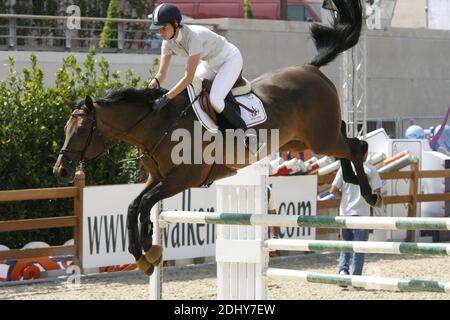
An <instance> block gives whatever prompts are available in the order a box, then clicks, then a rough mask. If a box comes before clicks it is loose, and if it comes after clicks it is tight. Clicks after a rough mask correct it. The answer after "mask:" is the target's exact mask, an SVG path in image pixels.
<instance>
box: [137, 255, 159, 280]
mask: <svg viewBox="0 0 450 320" xmlns="http://www.w3.org/2000/svg"><path fill="white" fill-rule="evenodd" d="M136 264H137V266H138V268H139V270H141V271H142V272H143V273H145V274H146V275H148V276H151V275H152V274H153V271H154V270H155V266H154V265H153V264H151V263H150V262H148V261H147V259H146V258H145V256H144V255H142V256H141V257H140V258H139V260H137V261H136Z"/></svg>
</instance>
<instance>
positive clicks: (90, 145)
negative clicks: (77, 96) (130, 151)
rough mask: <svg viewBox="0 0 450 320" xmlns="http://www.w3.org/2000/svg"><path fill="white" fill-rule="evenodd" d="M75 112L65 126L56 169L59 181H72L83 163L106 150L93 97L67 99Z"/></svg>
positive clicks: (55, 172) (67, 103) (54, 169)
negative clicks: (63, 139) (98, 125)
mask: <svg viewBox="0 0 450 320" xmlns="http://www.w3.org/2000/svg"><path fill="white" fill-rule="evenodd" d="M65 104H66V105H67V106H69V107H70V108H71V109H72V114H71V115H70V118H69V120H68V121H67V123H66V126H65V127H64V132H65V141H64V145H63V147H62V149H61V151H60V152H59V157H58V160H57V161H56V163H55V166H54V167H53V173H54V175H55V176H56V178H57V180H58V182H59V183H71V182H72V181H73V180H74V178H75V171H76V170H77V168H78V166H79V165H80V164H83V163H86V162H89V161H91V160H93V159H95V158H97V157H99V156H101V155H102V154H103V153H105V152H106V151H107V149H106V146H105V140H104V138H103V136H102V135H101V133H100V132H99V130H98V128H97V123H96V116H95V107H94V102H93V101H92V99H91V97H89V96H86V99H85V100H81V101H79V102H73V101H70V100H65Z"/></svg>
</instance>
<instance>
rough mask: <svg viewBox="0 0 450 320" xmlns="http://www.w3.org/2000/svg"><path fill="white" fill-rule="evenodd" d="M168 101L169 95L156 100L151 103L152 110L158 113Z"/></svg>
mask: <svg viewBox="0 0 450 320" xmlns="http://www.w3.org/2000/svg"><path fill="white" fill-rule="evenodd" d="M169 101H170V98H169V95H167V94H165V95H163V96H162V97H161V98H158V99H156V100H155V102H154V103H153V110H154V111H160V110H161V109H162V108H164V107H165V106H166V105H167V104H168V103H169Z"/></svg>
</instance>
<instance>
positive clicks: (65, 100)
mask: <svg viewBox="0 0 450 320" xmlns="http://www.w3.org/2000/svg"><path fill="white" fill-rule="evenodd" d="M64 104H65V105H66V106H68V107H70V108H71V109H73V108H75V101H72V100H69V99H67V98H64Z"/></svg>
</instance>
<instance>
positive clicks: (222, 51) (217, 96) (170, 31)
mask: <svg viewBox="0 0 450 320" xmlns="http://www.w3.org/2000/svg"><path fill="white" fill-rule="evenodd" d="M181 19H182V16H181V12H180V10H179V9H178V8H177V7H176V6H175V5H173V4H168V3H163V4H160V5H159V6H157V7H156V8H155V10H154V11H153V15H152V24H151V26H150V30H151V31H159V33H160V34H161V37H162V38H163V42H162V48H161V59H160V61H161V62H160V65H159V70H158V73H157V74H156V76H155V77H154V79H153V80H152V81H151V82H150V87H157V86H159V85H160V83H162V82H163V81H164V80H165V79H166V76H167V70H168V68H169V64H170V60H171V56H172V55H173V54H177V55H180V56H184V57H187V63H186V71H185V74H184V77H183V78H182V79H181V80H180V81H178V83H177V84H176V85H175V86H174V87H172V89H170V90H169V92H167V93H166V94H165V95H164V96H162V97H161V98H159V99H158V100H156V101H155V103H154V105H153V108H154V110H157V111H159V110H161V109H162V108H163V107H164V106H165V105H167V104H168V103H169V101H170V100H171V99H173V98H174V97H175V96H177V95H178V94H180V93H181V92H182V91H183V90H185V89H186V88H187V86H188V85H189V84H190V83H192V81H193V79H194V76H195V77H198V78H200V79H208V80H211V81H213V83H212V87H211V92H210V102H211V105H212V107H213V108H214V109H215V111H216V112H217V113H220V114H222V115H223V116H224V117H225V118H226V119H227V120H228V121H229V122H230V123H231V125H232V126H234V127H235V128H236V129H242V130H243V131H244V132H245V131H246V130H247V125H246V124H245V121H244V120H242V118H241V117H240V115H239V113H238V112H237V110H236V109H235V108H234V107H233V105H232V104H230V103H229V102H227V101H225V97H226V96H227V94H228V93H229V92H230V90H231V88H232V87H233V85H234V83H235V82H236V80H237V79H238V77H239V75H240V73H241V71H242V65H243V60H242V55H241V52H240V51H239V49H238V48H237V47H236V46H234V45H233V44H231V43H230V42H228V41H227V39H225V38H224V37H223V36H220V35H218V34H217V33H215V32H213V31H211V30H209V29H208V28H206V27H203V26H198V25H189V26H187V25H182V24H181ZM246 144H247V146H248V147H249V150H250V152H252V153H253V154H256V153H257V152H258V151H259V150H260V149H261V148H262V147H263V146H264V144H263V143H259V142H258V141H257V137H256V136H255V135H253V134H247V135H246Z"/></svg>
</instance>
